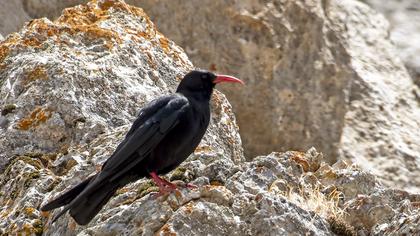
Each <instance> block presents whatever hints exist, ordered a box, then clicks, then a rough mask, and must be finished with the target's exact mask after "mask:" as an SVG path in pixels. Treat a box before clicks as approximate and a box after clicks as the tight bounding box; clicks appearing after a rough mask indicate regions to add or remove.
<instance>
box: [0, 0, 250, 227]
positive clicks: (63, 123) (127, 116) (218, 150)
mask: <svg viewBox="0 0 420 236" xmlns="http://www.w3.org/2000/svg"><path fill="white" fill-rule="evenodd" d="M192 68H193V67H192V64H191V63H190V61H189V60H188V58H187V56H186V55H185V53H184V52H183V50H182V49H181V48H180V47H178V46H176V45H175V44H174V43H173V42H172V41H170V40H169V39H167V38H166V37H165V36H163V35H162V34H161V33H159V32H158V31H157V30H156V28H155V26H154V25H153V23H152V22H151V21H150V20H149V18H148V17H147V15H146V14H145V13H144V12H143V10H141V9H139V8H135V7H132V6H129V5H126V4H125V3H124V2H121V1H93V2H90V3H89V4H88V5H83V6H78V7H75V8H71V9H67V10H65V11H64V12H63V15H61V16H60V17H59V18H58V19H57V20H56V21H54V22H51V21H50V20H48V19H46V18H42V19H36V20H33V21H31V22H30V23H28V24H27V25H26V26H25V27H24V28H23V29H22V30H21V31H20V32H18V33H14V34H11V35H9V36H8V37H7V39H6V40H4V41H3V42H2V43H1V44H0V78H1V80H0V86H1V87H0V97H1V98H2V100H1V103H0V108H2V113H1V114H2V115H1V118H2V122H1V129H0V173H1V174H0V181H2V185H1V187H0V191H1V193H2V194H1V195H0V202H1V203H0V205H2V206H7V207H4V208H1V213H0V215H2V220H1V221H0V228H1V229H2V230H3V231H2V233H1V234H15V233H16V232H20V231H23V230H28V232H32V233H36V232H38V231H39V230H42V229H44V231H45V230H47V228H43V225H45V224H47V223H48V221H47V218H42V216H41V213H40V212H39V210H38V209H39V207H40V205H41V203H46V201H47V200H49V199H51V198H53V197H54V196H57V194H59V193H60V192H61V191H63V190H64V189H65V188H66V187H68V186H71V185H73V184H75V183H77V182H78V181H80V180H81V179H84V178H86V177H87V176H88V175H90V174H91V173H93V172H95V168H97V167H99V166H100V165H101V164H102V163H103V162H104V161H105V160H106V159H107V158H108V157H109V155H110V154H111V153H112V151H113V150H114V149H115V147H116V145H117V144H118V143H119V142H120V141H121V140H122V139H123V136H124V134H125V132H126V131H127V129H128V128H129V126H130V124H131V122H132V121H133V120H134V118H135V116H136V115H137V111H138V110H139V109H140V108H141V107H142V106H143V105H144V104H146V103H147V102H149V101H151V100H152V99H154V98H156V97H158V96H161V95H162V94H169V93H172V92H174V91H175V89H176V86H177V85H178V83H179V80H180V79H181V78H182V76H183V75H184V74H185V73H186V72H188V71H189V70H191V69H192ZM212 111H213V112H212V120H211V124H210V127H209V129H208V132H207V134H206V136H205V138H204V139H203V141H202V143H201V144H200V146H199V148H198V149H197V150H196V152H197V155H204V153H205V154H206V155H207V156H208V157H206V158H205V159H212V158H213V159H215V158H217V159H218V160H219V161H220V162H221V163H225V164H226V165H230V166H232V165H233V164H234V163H240V162H242V161H243V160H244V157H243V154H242V147H241V140H240V137H239V133H238V128H237V125H236V122H235V117H234V115H233V113H232V111H231V106H230V104H229V103H228V102H227V100H226V98H225V96H224V95H223V94H221V93H220V92H217V91H216V92H215V94H214V96H213V99H212ZM219 169H222V168H219ZM27 208H28V209H27ZM29 208H30V209H29ZM28 212H30V213H28ZM48 219H50V218H48ZM67 223H68V218H66V219H63V220H62V221H61V222H59V223H57V224H55V225H54V227H58V228H63V226H64V225H66V224H67ZM64 228H66V227H64ZM48 232H54V231H48Z"/></svg>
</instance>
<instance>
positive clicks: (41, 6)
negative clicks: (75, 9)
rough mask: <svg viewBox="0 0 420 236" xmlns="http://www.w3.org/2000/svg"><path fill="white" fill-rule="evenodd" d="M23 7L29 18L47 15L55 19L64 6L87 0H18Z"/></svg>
mask: <svg viewBox="0 0 420 236" xmlns="http://www.w3.org/2000/svg"><path fill="white" fill-rule="evenodd" d="M20 1H21V2H22V5H23V9H24V10H25V12H26V13H27V14H28V15H29V16H30V17H31V18H41V17H47V18H48V19H50V20H55V19H56V18H57V17H58V16H60V14H61V11H62V10H63V9H64V8H67V7H72V6H76V5H78V4H81V3H86V2H88V1H87V0H20Z"/></svg>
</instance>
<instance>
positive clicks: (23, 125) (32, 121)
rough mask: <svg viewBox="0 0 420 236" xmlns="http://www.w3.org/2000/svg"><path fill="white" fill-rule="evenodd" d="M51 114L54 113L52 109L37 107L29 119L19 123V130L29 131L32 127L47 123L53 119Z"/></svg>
mask: <svg viewBox="0 0 420 236" xmlns="http://www.w3.org/2000/svg"><path fill="white" fill-rule="evenodd" d="M51 114H52V111H51V110H50V109H48V108H41V107H37V108H35V110H33V111H32V112H31V114H30V115H29V116H28V117H26V118H23V119H21V120H20V121H19V122H18V123H17V128H18V129H20V130H28V129H29V128H31V127H36V126H38V125H40V124H41V123H44V122H45V121H47V120H48V119H49V118H50V117H51Z"/></svg>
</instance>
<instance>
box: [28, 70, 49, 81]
mask: <svg viewBox="0 0 420 236" xmlns="http://www.w3.org/2000/svg"><path fill="white" fill-rule="evenodd" d="M39 79H41V80H46V79H48V75H47V72H46V70H45V68H44V67H43V66H37V67H35V68H34V69H33V70H31V71H29V72H28V73H27V74H26V78H25V82H26V83H29V82H31V81H35V80H39Z"/></svg>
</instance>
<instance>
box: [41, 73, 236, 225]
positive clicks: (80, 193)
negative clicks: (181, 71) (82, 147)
mask: <svg viewBox="0 0 420 236" xmlns="http://www.w3.org/2000/svg"><path fill="white" fill-rule="evenodd" d="M220 82H236V83H242V84H243V82H242V81H241V80H239V79H237V78H235V77H232V76H227V75H215V74H213V73H211V72H208V71H198V70H195V71H191V72H189V73H188V74H187V75H185V76H184V78H183V80H182V81H181V82H180V84H179V86H178V88H177V90H176V93H175V94H172V95H167V96H163V97H160V98H158V99H156V100H154V101H152V102H150V103H149V104H147V105H146V106H145V107H144V108H143V109H141V110H140V112H139V115H138V117H137V119H136V120H135V121H134V123H133V125H132V126H131V128H130V130H129V131H128V133H127V135H126V137H125V139H124V140H123V141H122V142H121V143H120V144H119V145H118V147H117V148H116V149H115V151H114V153H113V154H112V155H111V157H109V158H108V160H107V161H106V162H105V163H104V164H103V165H102V169H101V171H100V172H98V173H97V174H95V175H93V176H91V177H89V178H87V179H86V180H84V181H83V182H81V183H80V184H78V185H76V186H75V187H73V188H72V189H70V190H68V191H67V192H65V193H64V194H62V195H61V196H59V197H58V198H56V199H54V200H52V201H51V202H49V203H47V204H46V205H45V206H43V207H41V210H42V211H50V210H52V209H55V208H58V207H61V206H65V208H64V209H63V210H62V211H61V212H60V213H59V214H58V215H57V216H56V217H55V218H54V219H53V222H54V221H55V220H57V219H58V218H59V217H60V216H61V215H63V214H64V213H66V212H67V211H70V215H71V216H72V217H73V218H74V220H75V221H76V222H77V223H78V224H80V225H85V224H88V223H89V222H90V221H91V220H92V218H93V217H95V215H96V214H97V213H98V212H99V211H100V210H101V209H102V207H103V206H104V205H105V204H106V203H107V202H108V200H109V199H110V198H111V197H112V195H113V194H114V193H115V191H116V190H117V189H118V188H121V187H122V186H124V185H126V184H128V183H130V182H133V181H136V180H138V179H140V178H148V177H150V178H152V179H153V180H154V182H155V183H156V184H157V185H158V186H159V189H160V192H159V194H164V193H168V192H170V191H173V190H175V189H176V185H174V184H172V183H170V182H168V181H166V180H165V179H162V178H160V177H159V176H158V175H163V174H166V173H168V172H170V171H171V170H173V169H175V168H176V167H177V166H178V165H180V164H181V163H182V162H183V161H184V160H185V159H186V158H187V157H188V156H189V155H190V154H191V153H192V152H193V151H194V150H195V148H196V147H197V146H198V144H199V143H200V141H201V138H202V137H203V135H204V133H205V132H206V130H207V126H208V124H209V121H210V97H211V95H212V92H213V89H214V86H215V85H216V84H217V83H220Z"/></svg>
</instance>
